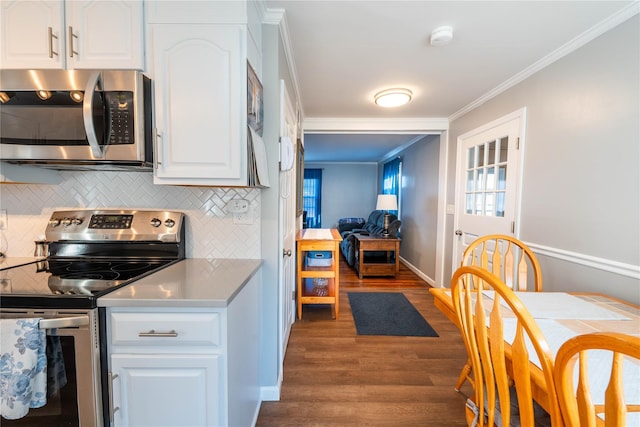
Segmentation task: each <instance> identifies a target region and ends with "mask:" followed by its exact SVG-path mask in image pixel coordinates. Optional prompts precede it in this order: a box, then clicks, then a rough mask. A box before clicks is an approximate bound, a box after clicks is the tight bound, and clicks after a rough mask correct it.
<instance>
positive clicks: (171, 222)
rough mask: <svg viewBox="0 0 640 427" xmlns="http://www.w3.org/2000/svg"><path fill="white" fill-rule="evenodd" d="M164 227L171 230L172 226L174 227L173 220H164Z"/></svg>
mask: <svg viewBox="0 0 640 427" xmlns="http://www.w3.org/2000/svg"><path fill="white" fill-rule="evenodd" d="M164 225H166V226H167V227H169V228H171V227H173V226H174V225H176V222H175V221H174V220H172V219H171V218H169V219H166V220H165V221H164Z"/></svg>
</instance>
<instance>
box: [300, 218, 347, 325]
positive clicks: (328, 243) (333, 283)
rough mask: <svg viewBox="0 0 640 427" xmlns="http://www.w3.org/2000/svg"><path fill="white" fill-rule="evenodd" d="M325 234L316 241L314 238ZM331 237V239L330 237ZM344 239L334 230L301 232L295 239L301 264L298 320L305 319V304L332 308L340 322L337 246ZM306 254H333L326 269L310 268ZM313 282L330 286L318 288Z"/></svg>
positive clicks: (304, 230)
mask: <svg viewBox="0 0 640 427" xmlns="http://www.w3.org/2000/svg"><path fill="white" fill-rule="evenodd" d="M305 234H307V236H305ZM319 234H323V235H322V236H321V237H318V238H315V237H312V236H311V235H319ZM329 235H330V236H331V237H329ZM341 240H342V238H341V237H340V233H338V230H337V229H335V228H332V229H314V228H307V229H303V230H300V231H299V232H298V235H297V236H296V243H297V245H296V246H297V253H296V257H297V258H296V261H297V263H298V271H297V283H298V289H297V301H298V319H302V304H333V314H334V318H335V319H337V318H338V300H339V290H340V267H339V266H340V262H339V261H340V259H339V258H338V257H339V250H338V246H339V244H340V241H341ZM307 252H331V258H330V260H331V261H330V263H329V261H328V260H329V259H327V263H329V265H327V266H309V265H307V262H306V257H307ZM314 279H326V280H327V286H326V288H325V287H322V288H318V287H317V286H315V285H314Z"/></svg>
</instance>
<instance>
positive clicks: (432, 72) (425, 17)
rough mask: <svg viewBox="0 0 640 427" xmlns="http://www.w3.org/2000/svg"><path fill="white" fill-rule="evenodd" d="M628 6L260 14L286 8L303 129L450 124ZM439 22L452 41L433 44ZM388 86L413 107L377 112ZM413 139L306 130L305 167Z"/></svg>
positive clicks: (324, 3) (316, 4)
mask: <svg viewBox="0 0 640 427" xmlns="http://www.w3.org/2000/svg"><path fill="white" fill-rule="evenodd" d="M631 3H634V2H632V1H612V0H606V1H576V0H571V1H479V0H475V1H420V0H413V1H401V0H359V1H343V0H340V1H333V0H267V1H266V4H267V8H269V9H284V11H285V12H284V14H285V20H286V25H287V29H288V32H289V39H290V46H289V48H290V51H291V53H292V56H293V61H294V66H295V70H294V73H295V77H296V80H297V87H296V90H297V91H298V95H299V97H300V99H301V103H302V109H303V114H304V117H305V121H306V122H307V121H308V119H313V120H314V121H317V120H316V119H320V120H321V119H323V118H325V119H326V118H337V119H342V120H344V119H374V120H382V119H383V120H393V119H398V120H402V119H407V118H413V119H416V118H450V117H452V116H455V115H456V113H459V112H461V111H463V110H464V109H465V108H467V107H468V106H469V105H472V104H473V103H474V102H475V101H477V100H479V99H480V98H482V97H484V96H486V95H487V94H488V93H491V92H492V91H495V90H496V89H497V88H499V87H500V86H501V85H504V83H505V82H508V81H510V80H511V79H514V78H517V76H518V75H519V74H520V73H524V72H526V70H530V69H532V68H535V67H536V66H537V65H539V64H541V63H542V62H544V61H545V60H546V61H549V58H553V57H554V55H556V56H557V55H558V52H561V51H562V50H563V49H564V50H567V45H569V46H570V43H575V42H576V41H579V40H580V36H581V35H582V36H584V35H585V33H586V34H589V33H588V32H589V31H593V28H594V27H596V28H597V27H598V26H601V27H602V23H603V22H604V21H605V20H607V19H609V18H610V17H612V16H613V15H616V14H617V13H619V11H621V10H622V9H625V8H627V9H628V8H629V7H630V6H629V5H630V4H631ZM635 6H637V3H635ZM613 21H615V19H613ZM443 25H448V26H451V27H452V28H453V32H454V34H453V41H452V42H451V43H450V44H449V45H446V46H431V45H430V43H429V35H430V33H431V31H432V30H434V29H435V28H437V27H440V26H443ZM392 87H403V88H408V89H410V90H411V91H412V92H413V99H412V100H411V102H410V103H409V104H407V105H405V106H402V107H397V108H382V107H378V106H376V105H375V104H374V103H373V96H374V94H375V93H377V92H378V91H380V90H383V89H387V88H392ZM308 128H309V126H307V125H305V129H308ZM414 140H415V135H413V134H412V135H368V136H367V137H363V136H362V135H357V134H350V133H349V132H347V134H343V133H341V134H337V135H336V134H316V133H313V134H310V133H308V132H305V161H307V162H309V161H358V162H362V161H379V160H381V159H382V158H383V157H384V156H385V154H388V153H389V152H390V151H392V150H394V148H396V147H398V146H399V145H406V144H407V143H409V142H410V141H414ZM368 152H369V155H365V154H366V153H368Z"/></svg>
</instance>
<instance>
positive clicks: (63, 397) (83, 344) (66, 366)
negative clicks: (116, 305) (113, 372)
mask: <svg viewBox="0 0 640 427" xmlns="http://www.w3.org/2000/svg"><path fill="white" fill-rule="evenodd" d="M1 316H2V318H3V319H4V318H21V317H42V318H43V320H41V321H40V328H41V329H45V330H46V333H47V347H48V349H47V370H48V374H49V375H48V381H47V403H46V405H44V406H43V407H41V408H35V409H30V410H29V412H28V413H27V415H26V416H25V417H23V418H20V419H17V420H7V419H5V418H2V419H1V422H0V424H1V425H2V426H3V427H9V426H29V427H31V426H33V427H35V426H38V427H41V426H82V427H85V426H86V427H99V426H102V425H103V415H102V414H103V412H102V398H101V396H102V393H101V385H100V381H99V379H100V350H99V345H100V343H99V339H98V328H97V310H90V311H72V310H58V311H56V312H49V311H46V312H44V311H39V310H17V309H14V310H2V312H1Z"/></svg>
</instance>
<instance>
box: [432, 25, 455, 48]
mask: <svg viewBox="0 0 640 427" xmlns="http://www.w3.org/2000/svg"><path fill="white" fill-rule="evenodd" d="M451 40H453V28H451V27H449V26H446V25H445V26H443V27H438V28H436V29H435V30H433V31H432V32H431V38H430V39H429V42H430V43H431V46H444V45H446V44H449V43H450V42H451Z"/></svg>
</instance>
